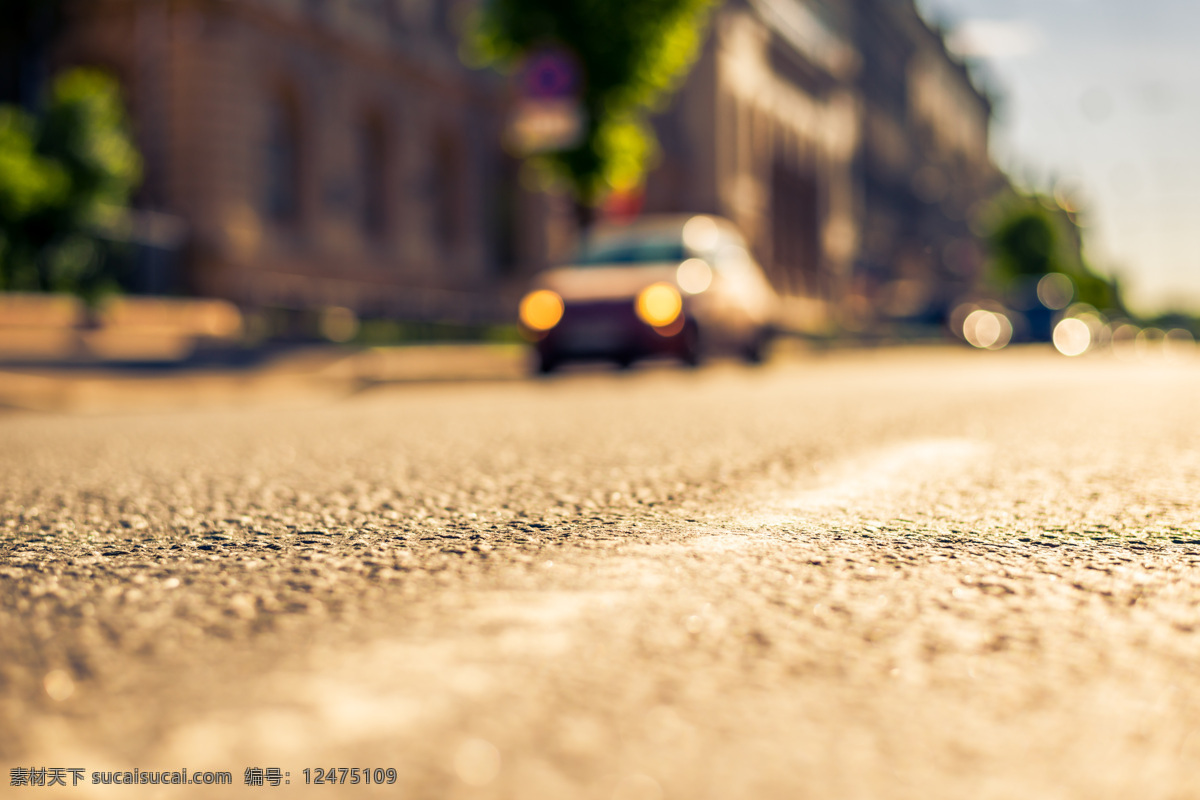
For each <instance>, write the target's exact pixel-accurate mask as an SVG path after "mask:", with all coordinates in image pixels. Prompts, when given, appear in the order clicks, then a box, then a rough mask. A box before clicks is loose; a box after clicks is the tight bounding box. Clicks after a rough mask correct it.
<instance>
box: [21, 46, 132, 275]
mask: <svg viewBox="0 0 1200 800" xmlns="http://www.w3.org/2000/svg"><path fill="white" fill-rule="evenodd" d="M140 177H141V159H140V158H139V156H138V153H137V151H136V149H135V148H134V146H133V143H132V141H131V139H130V136H129V133H128V125H127V123H126V119H125V112H124V108H123V106H122V103H121V96H120V90H119V87H118V85H117V82H116V81H115V80H114V79H113V78H111V77H109V76H108V75H105V74H104V73H101V72H97V71H95V70H89V69H76V70H71V71H68V72H66V73H64V74H63V75H61V76H60V77H59V78H57V79H56V80H55V81H54V83H53V85H52V87H51V91H50V96H49V99H48V102H47V104H46V107H45V110H44V112H43V113H42V114H41V115H40V116H38V117H35V116H33V115H30V114H29V113H27V112H25V111H22V110H21V109H18V108H15V107H12V106H0V289H5V290H19V291H69V292H76V293H78V294H81V295H83V296H84V297H85V298H89V299H91V298H94V297H95V296H96V295H97V294H98V293H100V292H102V291H105V290H106V289H110V288H114V284H115V280H114V277H113V276H112V275H111V274H110V273H109V271H108V270H107V269H106V268H107V267H108V266H109V264H110V261H111V260H110V259H108V258H107V257H106V256H107V254H108V253H107V248H106V247H105V246H104V241H105V240H106V238H107V237H106V236H105V232H106V231H107V230H109V229H111V228H112V226H113V224H114V221H115V220H117V219H119V218H120V216H121V213H122V211H123V209H124V208H125V206H127V204H128V202H129V197H130V194H131V193H132V192H133V189H134V188H135V187H136V186H137V183H138V181H139V180H140Z"/></svg>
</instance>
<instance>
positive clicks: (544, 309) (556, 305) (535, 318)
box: [520, 289, 564, 332]
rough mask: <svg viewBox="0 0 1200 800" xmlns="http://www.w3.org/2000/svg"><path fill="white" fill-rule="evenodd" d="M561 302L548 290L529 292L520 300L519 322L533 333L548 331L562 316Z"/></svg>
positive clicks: (559, 298)
mask: <svg viewBox="0 0 1200 800" xmlns="http://www.w3.org/2000/svg"><path fill="white" fill-rule="evenodd" d="M563 310H564V309H563V301H562V298H561V297H559V296H558V295H557V294H556V293H554V292H552V291H550V290H549V289H539V290H538V291H536V292H530V293H529V294H527V295H525V298H524V299H523V300H521V308H520V314H521V322H523V323H525V325H526V327H528V328H529V329H531V330H534V331H539V332H541V331H548V330H550V329H551V328H553V327H554V326H555V325H557V324H558V321H559V320H561V319H562V316H563Z"/></svg>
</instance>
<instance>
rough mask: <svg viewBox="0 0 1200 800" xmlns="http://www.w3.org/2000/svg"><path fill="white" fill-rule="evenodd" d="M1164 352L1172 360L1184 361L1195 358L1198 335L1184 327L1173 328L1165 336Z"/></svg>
mask: <svg viewBox="0 0 1200 800" xmlns="http://www.w3.org/2000/svg"><path fill="white" fill-rule="evenodd" d="M1163 352H1164V354H1165V355H1166V357H1167V358H1168V359H1170V360H1172V361H1182V360H1184V359H1187V358H1194V357H1195V355H1196V337H1195V336H1193V335H1192V332H1191V331H1188V330H1185V329H1183V328H1172V329H1171V330H1169V331H1167V333H1166V336H1164V337H1163Z"/></svg>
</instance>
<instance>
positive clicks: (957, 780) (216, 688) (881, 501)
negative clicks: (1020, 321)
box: [0, 349, 1200, 800]
mask: <svg viewBox="0 0 1200 800" xmlns="http://www.w3.org/2000/svg"><path fill="white" fill-rule="evenodd" d="M1197 397H1200V363H1197V362H1190V361H1189V362H1178V363H1165V362H1155V363H1137V364H1124V363H1119V362H1116V361H1113V360H1110V359H1107V358H1105V357H1103V356H1097V357H1094V358H1086V359H1081V360H1067V359H1064V358H1061V357H1057V356H1055V355H1053V354H1050V353H1046V352H1043V351H1040V350H1016V351H1011V352H1007V351H1006V352H1001V353H975V352H964V351H958V350H950V349H947V350H938V349H934V350H908V351H904V350H900V351H887V352H882V351H881V352H877V353H849V354H841V355H831V356H826V357H822V358H809V359H803V360H798V361H797V360H791V361H786V362H780V363H774V364H771V365H768V366H767V367H765V368H762V369H759V370H754V369H750V368H742V367H739V366H734V365H717V366H714V367H711V368H708V369H704V370H700V371H697V372H686V371H676V370H671V369H657V368H652V369H643V370H633V371H632V372H630V373H625V374H612V373H606V372H587V371H584V372H580V373H578V374H569V375H564V376H561V377H556V378H554V379H551V380H547V381H528V382H525V381H516V382H512V381H510V382H492V383H489V382H480V383H470V384H454V385H445V384H443V385H410V386H404V387H395V388H387V387H383V388H375V389H371V390H368V391H364V392H360V393H358V394H354V395H352V396H348V397H341V398H331V397H330V396H328V394H321V393H318V394H314V395H313V396H312V397H311V398H310V402H304V398H302V397H301V398H296V397H290V398H288V400H289V401H288V402H286V403H285V402H280V403H277V404H272V403H270V402H261V403H257V404H255V406H254V407H253V408H246V409H236V408H220V407H212V408H209V409H207V410H205V409H203V408H201V409H196V408H190V409H180V410H174V411H172V410H169V409H168V410H161V411H158V412H156V413H152V414H151V413H143V414H120V413H111V414H104V415H93V416H72V415H53V414H31V413H8V414H5V415H3V416H0V486H2V487H3V491H2V493H0V767H3V768H4V773H3V774H2V775H0V778H2V779H3V783H2V785H3V786H4V787H5V789H6V790H10V789H11V793H12V796H21V797H23V796H26V794H29V795H30V796H32V795H33V794H38V795H39V796H40V792H43V791H55V792H58V793H60V794H64V795H65V794H66V793H68V792H69V793H70V794H71V796H78V797H88V796H104V797H132V798H138V797H146V798H151V797H181V798H207V797H229V796H234V795H236V796H247V797H249V796H258V795H261V794H263V793H266V794H268V795H270V794H275V795H278V796H286V797H291V796H302V797H303V796H318V795H319V796H322V797H346V798H357V797H363V798H366V797H374V796H390V797H402V798H522V800H525V799H530V800H536V799H537V798H597V799H600V798H603V799H604V800H609V799H610V798H612V799H613V800H657V799H658V798H668V799H669V798H689V799H691V798H713V799H714V800H716V799H717V798H720V799H722V800H724V799H726V798H809V797H811V798H922V799H928V798H956V799H957V798H966V797H970V798H1032V797H1038V798H1089V800H1094V799H1096V798H1123V799H1124V798H1132V797H1137V798H1163V799H1164V800H1167V799H1168V798H1170V799H1171V800H1178V799H1180V798H1200V506H1198V504H1197V498H1198V497H1200V425H1198V424H1197V399H1196V398H1197ZM341 767H345V768H347V771H346V772H345V773H336V772H335V774H337V775H339V776H340V777H339V778H335V781H340V780H345V781H346V783H344V784H341V783H336V782H335V784H334V785H330V784H329V783H328V782H327V783H325V784H324V785H319V786H318V785H311V783H310V784H309V785H306V783H305V781H306V776H305V772H304V771H305V770H306V769H307V770H309V772H308V775H307V780H308V781H310V782H311V781H313V780H314V779H315V778H316V777H317V776H318V773H317V772H316V770H317V769H320V770H321V771H322V773H324V772H325V771H327V770H328V769H330V768H335V769H336V768H341ZM37 768H47V769H54V768H59V769H66V768H76V769H81V770H82V772H81V773H77V774H79V775H82V780H80V782H79V785H78V786H77V787H75V788H73V789H56V790H49V789H45V790H42V789H36V788H12V783H13V781H14V780H17V779H18V778H19V779H20V780H24V777H23V776H24V774H25V773H24V772H22V770H25V769H33V770H36V769H37ZM182 768H187V769H188V770H189V775H191V776H195V775H196V774H203V773H204V772H205V771H212V772H222V771H225V772H229V773H230V775H231V776H232V780H233V783H234V787H233V788H232V789H230V788H224V789H220V788H217V787H212V786H204V785H196V784H192V785H180V786H159V785H141V786H136V787H126V786H112V785H103V784H101V785H93V784H92V782H91V781H92V774H93V773H98V774H99V775H100V776H103V775H105V774H106V773H117V774H118V775H119V774H121V773H123V772H125V771H134V770H142V771H157V770H162V771H167V770H181V769H182ZM248 768H249V769H251V770H255V769H261V770H264V771H265V774H266V775H267V776H268V780H267V782H266V785H264V786H263V787H261V788H259V787H248V786H246V785H245V780H246V778H247V776H248V775H249V777H250V778H251V779H252V780H255V779H257V775H258V774H259V773H257V772H253V771H252V772H250V773H247V772H246V770H247V769H248ZM352 768H359V769H362V768H368V769H370V770H372V772H371V775H370V776H369V777H373V776H377V775H378V776H381V777H383V778H384V783H383V784H378V783H375V782H371V783H367V782H366V781H365V780H363V779H362V774H363V773H361V772H358V773H355V772H352V771H351V769H352ZM375 768H380V769H388V768H390V769H393V770H395V772H394V773H378V774H377V773H375V772H374V771H373V770H374V769H375ZM271 769H278V770H279V772H278V773H272V772H270V771H269V770H271ZM70 776H71V773H67V780H66V782H67V783H68V785H69V784H70V783H71V777H70ZM272 776H274V778H275V779H276V781H278V782H280V786H278V787H273V786H271V785H270V782H271V777H272ZM355 776H357V777H358V778H359V780H358V782H357V783H351V782H350V781H352V780H354V778H355ZM392 776H394V778H393V779H394V783H389V782H388V778H389V777H392ZM136 779H137V778H136V775H135V780H136ZM5 794H6V796H7V795H8V794H9V792H8V791H6V792H5Z"/></svg>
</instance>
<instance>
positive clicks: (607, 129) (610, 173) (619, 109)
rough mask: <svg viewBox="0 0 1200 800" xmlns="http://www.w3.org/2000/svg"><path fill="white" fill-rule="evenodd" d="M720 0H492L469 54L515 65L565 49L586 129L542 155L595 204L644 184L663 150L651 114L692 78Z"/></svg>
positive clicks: (472, 30)
mask: <svg viewBox="0 0 1200 800" xmlns="http://www.w3.org/2000/svg"><path fill="white" fill-rule="evenodd" d="M714 2H715V0H484V2H483V4H482V6H481V7H480V9H479V10H478V12H477V13H476V15H475V17H474V19H473V21H472V23H471V24H470V27H469V31H468V40H467V48H466V52H467V53H468V54H469V55H470V57H471V58H472V59H473V60H475V61H476V62H478V63H479V64H481V65H488V66H493V67H496V68H499V69H501V70H504V71H511V70H513V69H515V68H517V67H518V66H519V65H520V63H521V61H522V59H523V58H524V57H525V56H527V55H528V54H530V53H532V52H535V51H536V50H538V49H539V48H543V47H559V48H563V49H565V50H567V51H568V52H569V53H571V54H572V55H573V56H574V57H575V58H576V60H577V63H578V65H579V68H580V71H581V72H582V77H583V86H582V87H581V93H580V101H581V105H582V111H583V113H584V134H583V137H582V140H581V142H580V143H579V144H578V145H576V146H575V147H573V148H571V149H569V150H566V151H562V152H558V153H552V154H550V155H548V156H543V159H544V160H545V162H546V163H547V164H548V165H549V166H550V167H551V168H552V169H553V170H554V171H555V172H556V173H557V174H559V175H561V176H562V177H564V178H565V179H566V180H567V182H568V183H569V185H570V186H571V188H572V189H573V191H574V193H575V195H576V197H577V198H578V199H579V200H580V201H582V202H584V203H587V204H594V203H596V202H597V201H599V200H600V199H602V198H603V197H604V195H605V194H606V193H607V192H608V191H610V190H612V189H629V188H632V187H634V186H636V185H637V184H638V183H639V182H640V180H641V178H642V176H643V175H644V173H645V170H646V169H647V167H648V166H649V164H650V162H651V161H652V159H653V157H654V155H655V153H656V152H657V142H656V141H655V139H654V135H653V133H652V132H651V130H650V128H649V126H648V124H647V123H646V120H645V115H646V113H647V112H648V111H651V110H653V109H655V108H657V107H659V105H660V104H661V103H663V102H664V101H665V99H666V98H667V97H668V96H669V94H670V93H671V92H672V91H673V90H674V89H675V88H676V87H677V86H678V84H679V83H680V81H682V79H683V78H684V77H685V76H686V73H687V70H688V68H689V67H690V66H691V64H692V63H693V61H694V60H695V58H696V56H697V54H698V52H699V49H700V45H701V43H702V40H703V35H704V28H705V24H706V21H707V18H708V12H709V10H710V8H711V7H712V5H713V4H714Z"/></svg>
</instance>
